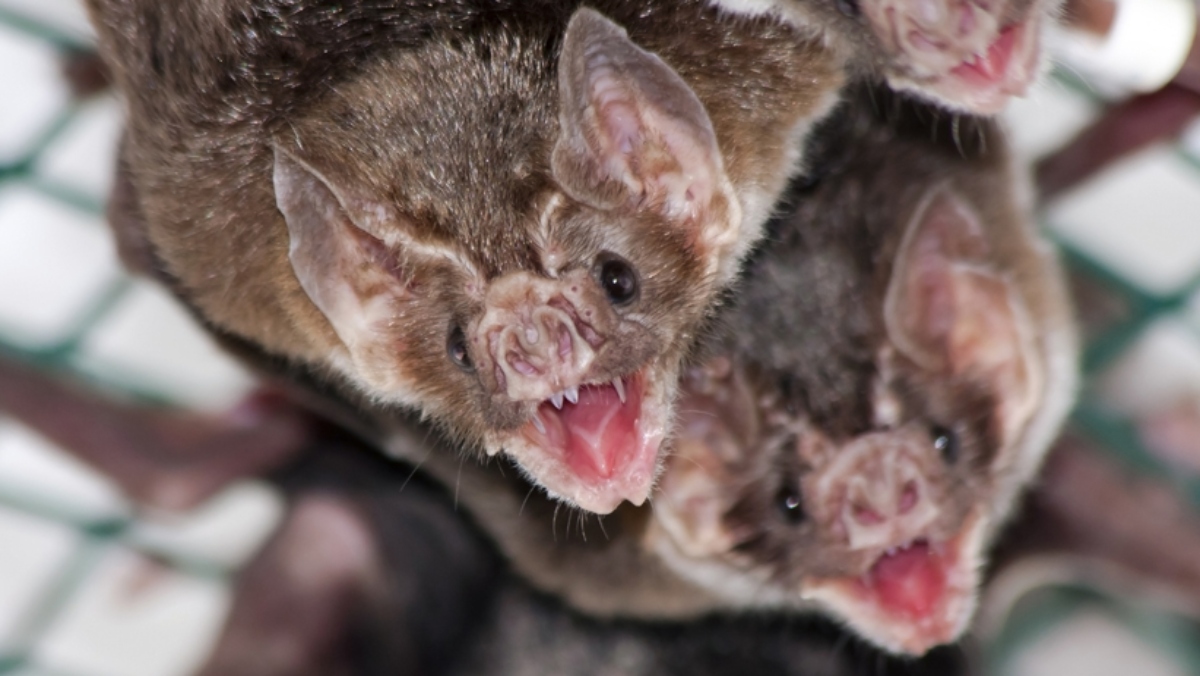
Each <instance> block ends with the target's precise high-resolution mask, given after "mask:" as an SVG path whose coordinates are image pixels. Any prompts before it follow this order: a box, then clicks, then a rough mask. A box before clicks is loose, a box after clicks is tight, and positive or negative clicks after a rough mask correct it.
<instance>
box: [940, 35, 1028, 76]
mask: <svg viewBox="0 0 1200 676" xmlns="http://www.w3.org/2000/svg"><path fill="white" fill-rule="evenodd" d="M1016 39H1017V27H1016V26H1009V27H1008V28H1005V29H1004V30H1003V31H1001V32H1000V37H998V38H996V41H995V42H993V43H992V46H991V47H988V53H987V56H986V57H985V58H983V59H980V61H979V62H978V63H962V64H959V65H958V66H955V67H954V69H953V70H952V71H950V72H951V73H953V74H954V75H957V76H959V77H962V78H966V79H972V80H986V81H988V82H995V81H997V80H1000V79H1003V78H1004V76H1005V74H1006V72H1007V71H1008V62H1009V60H1010V59H1011V58H1012V52H1013V45H1014V44H1015V43H1016Z"/></svg>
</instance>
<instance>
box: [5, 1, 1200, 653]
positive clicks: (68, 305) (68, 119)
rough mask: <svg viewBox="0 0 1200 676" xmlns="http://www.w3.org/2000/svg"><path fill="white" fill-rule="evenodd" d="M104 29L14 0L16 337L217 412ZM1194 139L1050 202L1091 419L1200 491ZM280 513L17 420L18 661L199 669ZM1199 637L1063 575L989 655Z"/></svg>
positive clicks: (1056, 117)
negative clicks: (243, 570)
mask: <svg viewBox="0 0 1200 676" xmlns="http://www.w3.org/2000/svg"><path fill="white" fill-rule="evenodd" d="M89 42H90V38H89V29H88V28H87V25H86V20H85V18H84V16H83V12H82V10H81V8H80V7H78V6H77V4H76V3H75V2H73V1H72V0H55V1H49V0H43V1H42V2H32V1H29V0H0V64H2V65H0V87H2V88H3V89H2V90H0V91H2V96H3V97H4V99H5V100H4V101H3V102H0V351H2V352H3V353H5V354H8V355H15V356H17V357H18V358H20V359H22V360H26V361H28V362H31V363H36V364H38V365H40V366H45V367H49V368H52V369H56V370H60V371H67V372H70V373H73V374H75V375H76V376H78V377H82V378H85V379H87V380H89V381H91V382H92V383H94V384H98V385H100V386H102V387H105V388H109V389H111V390H114V391H118V392H121V393H125V394H128V395H132V396H136V397H141V398H146V399H150V400H154V401H161V402H170V403H175V404H181V405H185V406H190V407H197V408H202V409H209V410H216V409H220V408H222V407H223V406H226V405H228V404H229V403H230V402H232V401H233V400H234V399H235V398H236V397H237V396H238V395H239V394H241V393H243V392H245V391H246V390H247V389H248V388H249V386H250V381H249V379H248V378H247V376H246V375H245V374H243V373H242V372H241V371H240V370H239V369H238V368H237V367H236V366H234V365H233V364H232V363H231V362H230V361H229V360H227V359H226V358H225V357H223V356H222V355H220V354H219V353H218V352H217V350H216V349H215V348H214V347H213V346H212V345H211V344H210V343H209V342H208V340H207V338H206V337H204V336H203V335H202V334H201V333H200V332H199V330H198V329H197V328H196V327H194V326H193V325H192V323H191V321H190V319H189V318H188V317H187V316H186V315H185V314H184V313H183V312H182V311H181V310H180V309H179V308H177V307H176V306H175V305H174V303H173V302H172V301H171V300H170V299H169V298H168V297H167V296H166V295H165V294H164V293H163V292H161V291H159V290H157V289H156V288H154V287H152V286H149V285H147V284H144V283H143V282H140V281H135V280H132V279H131V278H129V277H127V276H125V274H124V273H122V272H121V271H120V268H119V265H118V263H117V261H116V257H115V254H114V252H113V248H112V244H111V243H110V242H109V239H108V234H107V232H106V230H105V229H104V224H103V203H104V198H105V195H106V193H107V188H108V185H109V180H110V179H109V172H110V168H111V165H112V158H113V149H114V147H115V142H116V137H117V135H118V134H119V129H120V105H119V103H118V102H117V101H116V100H115V99H113V98H111V97H110V96H108V95H104V94H101V95H98V96H90V97H89V96H86V94H87V93H88V91H87V71H86V68H87V63H86V59H83V60H81V55H85V54H86V52H87V46H88V44H89ZM81 69H82V72H79V71H80V70H81ZM65 73H69V74H70V77H67V76H66V75H64V74H65ZM1099 105H1100V104H1099V102H1098V100H1096V99H1095V98H1094V97H1093V96H1092V95H1091V94H1090V92H1089V91H1088V89H1087V88H1086V87H1085V86H1082V85H1081V84H1080V83H1079V82H1077V81H1074V80H1072V79H1070V78H1068V77H1064V76H1061V75H1059V76H1056V77H1055V78H1053V79H1052V80H1051V81H1050V82H1048V83H1046V85H1045V86H1044V87H1043V89H1042V90H1041V91H1040V92H1039V93H1037V94H1035V95H1034V96H1033V97H1032V101H1031V102H1028V103H1022V104H1020V105H1019V106H1018V107H1017V110H1015V111H1014V117H1015V120H1014V131H1015V135H1016V145H1017V146H1018V149H1019V150H1020V151H1021V152H1023V153H1024V154H1026V155H1030V156H1032V155H1035V154H1037V153H1040V152H1044V151H1046V150H1049V149H1051V148H1053V147H1054V146H1056V145H1057V144H1059V143H1061V142H1062V141H1064V140H1065V139H1067V138H1068V137H1069V136H1070V135H1071V134H1073V133H1074V132H1075V131H1076V130H1078V129H1080V128H1082V126H1083V125H1085V124H1086V123H1087V122H1088V121H1089V120H1091V119H1093V118H1094V116H1095V115H1096V114H1097V110H1098V108H1099ZM1192 136H1193V135H1192V134H1185V136H1184V140H1183V141H1182V142H1180V143H1177V144H1173V145H1170V146H1156V147H1154V148H1152V149H1151V150H1149V151H1146V152H1143V153H1140V154H1139V155H1137V156H1136V157H1134V158H1132V159H1130V160H1128V161H1126V162H1124V163H1122V164H1120V165H1119V166H1117V167H1115V168H1114V169H1112V170H1111V171H1108V172H1106V173H1104V174H1103V175H1101V176H1099V177H1097V178H1096V179H1094V180H1093V181H1091V182H1090V183H1089V184H1088V185H1086V186H1085V187H1084V188H1082V189H1079V190H1076V191H1074V192H1072V193H1071V194H1069V195H1067V196H1066V197H1065V198H1063V199H1062V200H1060V201H1058V202H1057V203H1055V204H1054V205H1053V206H1052V208H1051V209H1049V210H1048V211H1046V212H1045V213H1044V221H1045V225H1046V226H1047V230H1048V232H1049V233H1050V234H1051V237H1052V238H1053V239H1055V240H1056V241H1057V242H1058V243H1059V244H1060V245H1061V247H1062V251H1063V255H1064V257H1065V259H1066V261H1067V262H1068V264H1069V266H1070V268H1071V271H1072V275H1073V284H1074V287H1075V290H1076V292H1077V294H1078V296H1079V297H1080V299H1081V303H1082V306H1083V307H1084V310H1083V314H1084V317H1083V318H1084V324H1085V338H1086V354H1085V357H1084V367H1085V371H1086V380H1085V387H1084V391H1083V396H1082V399H1081V403H1080V405H1079V406H1078V408H1077V410H1076V411H1075V413H1074V416H1073V418H1072V425H1073V427H1074V428H1075V430H1076V432H1077V433H1078V434H1080V435H1082V436H1084V437H1086V438H1087V439H1089V440H1091V441H1094V442H1096V443H1097V444H1099V445H1101V446H1103V447H1104V448H1105V449H1107V450H1108V451H1110V452H1111V453H1112V454H1114V455H1115V456H1116V457H1118V458H1119V459H1120V460H1121V461H1122V462H1124V463H1127V464H1128V465H1129V466H1130V468H1131V469H1132V470H1134V471H1138V472H1145V473H1150V474H1152V475H1154V476H1158V477H1161V478H1163V479H1165V480H1168V481H1170V482H1172V483H1173V484H1174V485H1175V486H1177V488H1178V490H1179V491H1180V492H1181V494H1183V495H1185V496H1186V497H1187V498H1188V499H1189V500H1192V501H1198V500H1200V480H1197V478H1196V476H1197V475H1195V474H1192V473H1189V472H1187V471H1181V470H1180V469H1179V466H1178V465H1177V464H1174V465H1168V464H1166V463H1165V462H1164V461H1162V460H1161V459H1159V456H1158V455H1156V454H1152V453H1149V452H1147V450H1146V448H1145V447H1144V445H1143V443H1142V441H1141V439H1142V438H1143V436H1144V435H1142V434H1140V433H1139V430H1140V429H1141V428H1140V427H1139V424H1138V421H1139V420H1140V419H1141V418H1139V416H1141V417H1144V416H1145V415H1146V414H1147V413H1149V412H1151V411H1153V410H1156V407H1157V408H1159V409H1161V408H1162V407H1164V406H1172V405H1175V404H1178V403H1180V402H1183V404H1187V402H1188V401H1189V397H1190V396H1193V393H1194V392H1200V340H1198V339H1200V296H1198V290H1200V289H1198V287H1200V228H1197V227H1195V224H1194V223H1189V220H1194V219H1195V217H1196V215H1197V214H1200V173H1197V171H1198V170H1200V142H1191V140H1190V139H1191V137H1192ZM1194 136H1195V137H1196V139H1197V141H1200V134H1195V135H1194ZM1164 373H1165V375H1164ZM1193 383H1194V384H1193ZM279 512H280V501H279V498H278V497H277V496H276V495H274V494H273V493H272V492H271V491H270V490H269V489H268V488H266V487H265V486H263V485H260V484H255V483H245V484H239V485H238V486H235V487H234V488H232V489H230V490H228V491H226V492H225V493H222V494H221V495H220V496H219V497H218V498H216V499H214V500H213V501H211V502H210V503H209V504H206V505H205V506H204V507H202V508H201V509H200V510H198V511H197V512H196V513H192V514H187V515H182V516H178V515H176V516H167V515H156V514H146V513H143V512H141V511H138V512H135V511H134V510H133V509H132V507H131V505H130V504H129V503H128V502H127V501H126V500H125V499H124V498H122V497H121V495H120V493H119V492H118V491H117V490H116V489H115V488H114V487H113V486H112V485H111V484H110V483H108V482H107V481H106V480H105V479H104V478H102V477H100V476H98V475H96V474H95V473H93V472H91V471H90V470H88V469H87V468H85V467H83V466H82V465H80V464H79V463H77V462H76V461H74V460H73V459H71V458H70V457H68V456H67V455H66V454H64V453H62V452H61V451H59V450H57V449H55V448H54V447H53V446H51V445H50V444H48V443H47V442H46V441H44V440H42V439H40V438H38V437H36V436H35V435H33V434H32V433H30V432H28V431H26V430H24V429H22V428H20V427H18V426H16V425H15V424H14V423H12V422H11V421H5V420H3V419H2V418H0V675H7V674H21V675H23V676H35V675H36V676H51V675H54V676H102V675H103V676H143V675H144V676H171V675H174V674H179V675H181V676H182V675H183V674H186V673H188V671H189V669H190V668H192V667H194V665H195V664H196V663H197V661H198V660H199V659H201V657H202V656H203V655H204V653H205V650H206V649H207V648H208V647H209V645H210V642H211V641H212V640H213V639H214V637H215V632H216V630H217V628H218V626H219V624H220V622H221V620H222V618H223V613H224V612H225V610H226V609H227V607H228V602H229V599H228V591H227V579H228V575H229V573H230V571H232V570H236V568H237V566H238V565H240V564H241V563H243V562H244V561H245V560H246V559H247V557H248V556H249V555H250V554H251V553H252V552H253V551H254V549H255V547H256V546H257V545H258V544H259V543H261V541H262V539H263V538H264V537H265V536H266V534H268V533H269V532H270V530H271V528H272V525H273V524H274V523H276V520H277V519H278V516H279ZM1064 641H1065V643H1064ZM1072 641H1075V643H1072ZM1056 642H1057V643H1056ZM1123 642H1124V643H1123ZM1196 644H1197V641H1196V635H1195V632H1194V630H1193V628H1192V626H1191V625H1190V624H1187V623H1185V622H1183V621H1182V620H1179V619H1176V618H1174V617H1171V616H1169V615H1165V614H1157V613H1153V612H1149V611H1146V610H1144V609H1139V608H1137V607H1136V606H1132V605H1128V604H1125V603H1123V602H1121V601H1119V600H1116V599H1114V598H1108V597H1105V596H1102V595H1101V594H1099V593H1097V592H1096V591H1094V590H1088V589H1083V588H1076V587H1068V586H1059V587H1053V588H1048V589H1045V590H1043V591H1041V592H1038V593H1037V594H1035V595H1033V596H1032V597H1031V598H1030V599H1028V600H1026V601H1025V602H1022V603H1021V604H1020V605H1018V606H1017V608H1016V611H1015V612H1014V614H1013V615H1012V616H1011V618H1010V620H1009V622H1008V624H1007V625H1006V626H1005V628H1004V630H1003V631H1002V632H1001V633H1000V634H999V636H998V638H997V639H996V640H995V641H994V642H992V643H991V644H990V645H988V646H987V647H986V654H987V655H988V656H989V658H990V660H989V661H990V664H991V665H992V670H993V671H994V672H995V673H1002V674H1010V673H1011V674H1018V673H1020V674H1027V673H1028V674H1032V673H1043V672H1046V673H1049V671H1048V670H1055V671H1054V673H1062V671H1061V670H1057V667H1054V665H1056V664H1058V665H1060V666H1061V663H1059V662H1054V660H1055V659H1060V657H1055V656H1054V655H1055V654H1061V651H1060V653H1054V649H1055V647H1056V646H1058V647H1059V648H1061V647H1062V646H1076V647H1077V648H1078V649H1079V651H1080V653H1079V654H1085V653H1086V654H1091V655H1092V656H1093V657H1094V658H1095V659H1097V660H1110V663H1109V664H1107V667H1108V671H1107V672H1106V671H1103V670H1101V671H1100V672H1099V673H1108V672H1112V673H1117V672H1113V671H1112V669H1113V667H1114V666H1115V665H1114V664H1112V663H1111V660H1112V659H1114V658H1112V657H1110V656H1109V652H1106V650H1107V651H1112V650H1116V651H1117V653H1114V654H1118V653H1119V654H1122V655H1132V656H1133V658H1132V659H1136V660H1140V661H1138V662H1133V663H1128V664H1121V665H1120V668H1121V671H1120V673H1127V672H1128V671H1129V669H1131V668H1136V669H1138V671H1137V673H1200V648H1198V647H1197V646H1196ZM1123 645H1124V646H1125V647H1124V648H1122V647H1121V646H1123ZM1096 646H1103V648H1102V649H1101V648H1097V647H1096ZM1121 650H1124V652H1121ZM1039 651H1040V652H1039ZM1047 651H1049V652H1047ZM1067 652H1071V651H1070V650H1068V651H1067ZM1047 655H1049V656H1047ZM1031 656H1032V657H1031ZM1031 660H1032V661H1031ZM1039 660H1040V661H1039ZM1147 669H1149V670H1147ZM1089 673H1090V674H1095V673H1097V671H1095V670H1091V671H1089Z"/></svg>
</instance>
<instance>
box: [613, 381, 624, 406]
mask: <svg viewBox="0 0 1200 676" xmlns="http://www.w3.org/2000/svg"><path fill="white" fill-rule="evenodd" d="M612 386H613V389H615V390H616V391H617V396H618V397H620V398H621V403H622V404H624V403H625V380H624V379H623V378H621V377H620V376H617V377H616V378H613V381H612Z"/></svg>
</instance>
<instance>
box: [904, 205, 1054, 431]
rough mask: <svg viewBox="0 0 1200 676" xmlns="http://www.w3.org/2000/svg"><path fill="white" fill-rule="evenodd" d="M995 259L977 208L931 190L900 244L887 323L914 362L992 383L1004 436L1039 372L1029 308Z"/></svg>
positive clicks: (1016, 423) (1029, 400)
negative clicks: (976, 210)
mask: <svg viewBox="0 0 1200 676" xmlns="http://www.w3.org/2000/svg"><path fill="white" fill-rule="evenodd" d="M993 256H994V252H993V251H992V250H991V247H990V246H989V245H988V242H987V238H986V236H985V235H984V229H983V225H982V222H981V220H980V217H979V215H978V214H977V213H976V212H975V210H974V209H972V208H971V206H970V205H969V204H968V203H967V202H966V201H965V200H963V199H962V198H961V197H959V196H958V195H957V194H955V193H954V192H952V191H951V190H950V189H948V188H947V187H944V186H943V187H939V188H937V189H934V190H932V191H930V193H929V195H927V196H926V198H925V200H924V201H923V202H922V204H921V206H920V207H919V208H918V209H917V213H916V215H915V216H914V217H913V220H912V222H910V223H909V225H908V228H907V232H906V233H905V236H904V239H903V241H902V243H901V245H900V250H899V252H898V254H897V258H896V265H895V267H894V268H893V270H892V278H891V281H890V283H889V285H888V291H887V296H886V298H885V302H884V320H885V323H886V326H887V330H888V335H889V337H890V338H891V339H892V342H893V343H894V344H895V345H896V347H897V349H899V351H900V352H901V353H903V354H904V355H905V356H906V357H908V358H909V359H911V360H912V361H914V362H916V363H917V364H919V365H921V366H922V367H924V368H928V369H931V370H935V371H939V372H943V373H947V374H951V375H955V376H968V377H974V378H979V379H982V380H983V381H985V382H987V383H988V384H989V385H990V387H991V390H992V391H993V392H994V394H995V396H996V400H997V406H998V408H999V414H1000V417H1001V420H1002V426H1003V428H1004V430H1005V432H1006V434H1007V433H1011V432H1015V431H1016V430H1018V429H1019V428H1020V427H1021V426H1023V425H1024V422H1025V420H1026V419H1027V417H1028V415H1029V414H1030V413H1031V412H1032V408H1033V407H1034V406H1035V405H1036V402H1037V393H1038V392H1039V391H1040V382H1039V379H1040V377H1041V376H1040V374H1041V370H1040V359H1039V357H1038V352H1037V349H1036V347H1035V343H1034V340H1035V327H1034V325H1033V322H1032V320H1031V318H1030V316H1029V311H1028V308H1027V307H1026V305H1025V302H1024V300H1023V299H1022V296H1021V293H1020V290H1019V289H1018V287H1017V286H1016V282H1015V281H1014V280H1013V279H1012V278H1011V277H1010V276H1009V275H1006V274H1004V273H1003V272H1002V271H1001V270H999V269H997V266H996V264H995V261H994V259H993ZM1006 438H1011V437H1007V436H1006Z"/></svg>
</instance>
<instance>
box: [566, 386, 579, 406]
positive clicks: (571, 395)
mask: <svg viewBox="0 0 1200 676" xmlns="http://www.w3.org/2000/svg"><path fill="white" fill-rule="evenodd" d="M566 394H567V401H569V402H571V403H572V404H578V403H579V386H578V385H576V386H575V387H568V388H567V391H566Z"/></svg>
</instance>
